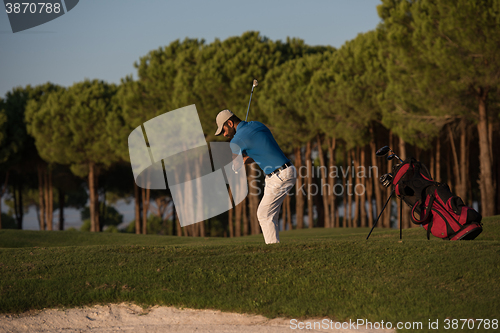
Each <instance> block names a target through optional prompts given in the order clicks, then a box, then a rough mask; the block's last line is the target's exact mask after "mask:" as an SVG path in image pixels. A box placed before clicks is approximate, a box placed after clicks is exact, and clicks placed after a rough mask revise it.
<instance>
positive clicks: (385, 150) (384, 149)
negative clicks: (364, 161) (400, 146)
mask: <svg viewBox="0 0 500 333" xmlns="http://www.w3.org/2000/svg"><path fill="white" fill-rule="evenodd" d="M390 150H391V148H389V146H384V147H382V148H380V149H379V150H377V152H376V153H375V155H377V156H385V155H387V153H388V152H389V151H390Z"/></svg>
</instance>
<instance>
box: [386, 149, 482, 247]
mask: <svg viewBox="0 0 500 333" xmlns="http://www.w3.org/2000/svg"><path fill="white" fill-rule="evenodd" d="M393 175H394V179H393V181H392V186H393V187H394V192H395V193H396V195H397V196H398V197H399V198H400V199H401V200H403V201H404V202H405V203H406V204H407V205H408V206H410V207H411V213H410V216H411V220H412V222H413V223H415V224H419V225H422V226H423V227H424V228H425V230H427V239H429V236H430V234H433V235H434V236H436V237H438V238H442V239H446V240H460V239H464V240H465V239H469V240H471V239H474V238H476V237H477V236H478V235H479V234H480V233H481V232H482V230H483V228H482V226H481V219H482V217H481V214H479V213H478V212H476V211H475V210H474V209H473V208H470V207H467V206H466V205H465V204H464V203H463V201H462V199H461V198H460V197H457V196H456V195H454V194H453V193H452V192H451V190H450V188H449V186H448V185H447V184H443V183H438V182H436V181H434V180H432V177H431V175H430V173H429V170H427V168H426V167H425V165H424V164H422V163H420V162H419V161H417V160H416V159H414V158H413V157H410V158H408V159H406V160H405V161H404V162H403V163H401V164H398V165H396V166H394V168H393ZM417 214H418V217H417V216H416V215H417Z"/></svg>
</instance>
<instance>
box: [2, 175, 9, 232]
mask: <svg viewBox="0 0 500 333" xmlns="http://www.w3.org/2000/svg"><path fill="white" fill-rule="evenodd" d="M8 181H9V171H7V172H6V173H5V182H4V184H3V187H2V189H1V191H0V230H2V198H3V195H4V194H5V191H6V190H7V184H8Z"/></svg>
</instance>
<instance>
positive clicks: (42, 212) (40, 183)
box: [38, 165, 46, 230]
mask: <svg viewBox="0 0 500 333" xmlns="http://www.w3.org/2000/svg"><path fill="white" fill-rule="evenodd" d="M44 179H45V178H44V174H43V167H42V166H41V165H38V204H39V206H40V208H39V214H38V216H40V218H39V220H40V221H39V223H40V230H45V225H46V224H45V202H44V199H43V198H44V192H45V186H44Z"/></svg>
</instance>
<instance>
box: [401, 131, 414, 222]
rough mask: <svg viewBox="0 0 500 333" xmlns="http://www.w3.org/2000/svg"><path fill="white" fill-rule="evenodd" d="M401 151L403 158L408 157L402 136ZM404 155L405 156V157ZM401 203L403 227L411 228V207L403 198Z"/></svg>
mask: <svg viewBox="0 0 500 333" xmlns="http://www.w3.org/2000/svg"><path fill="white" fill-rule="evenodd" d="M399 153H400V154H401V155H400V157H401V159H403V160H404V159H406V158H407V154H406V143H405V141H404V140H403V139H402V138H399ZM403 156H404V157H403ZM400 201H401V204H402V205H403V216H401V222H402V223H403V228H410V227H411V226H410V223H411V222H410V207H408V205H406V204H403V202H402V200H400Z"/></svg>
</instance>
